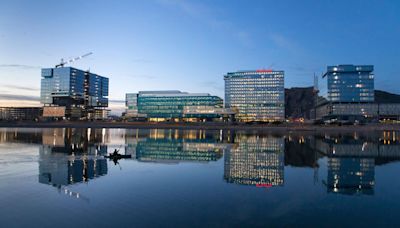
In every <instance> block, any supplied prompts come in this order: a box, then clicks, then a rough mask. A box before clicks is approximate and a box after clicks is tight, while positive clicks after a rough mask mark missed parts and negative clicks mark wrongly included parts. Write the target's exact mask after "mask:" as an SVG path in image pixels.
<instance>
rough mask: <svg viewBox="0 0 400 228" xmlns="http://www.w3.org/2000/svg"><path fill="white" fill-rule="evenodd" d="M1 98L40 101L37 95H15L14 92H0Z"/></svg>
mask: <svg viewBox="0 0 400 228" xmlns="http://www.w3.org/2000/svg"><path fill="white" fill-rule="evenodd" d="M0 99H1V100H21V101H40V97H38V96H29V95H15V94H4V93H2V94H0Z"/></svg>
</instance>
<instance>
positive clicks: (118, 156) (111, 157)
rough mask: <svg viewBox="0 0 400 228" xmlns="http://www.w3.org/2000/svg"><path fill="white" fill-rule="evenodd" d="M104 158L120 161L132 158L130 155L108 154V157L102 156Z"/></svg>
mask: <svg viewBox="0 0 400 228" xmlns="http://www.w3.org/2000/svg"><path fill="white" fill-rule="evenodd" d="M104 157H105V158H109V159H121V158H132V155H128V154H117V155H114V154H110V155H108V156H107V155H106V156H104Z"/></svg>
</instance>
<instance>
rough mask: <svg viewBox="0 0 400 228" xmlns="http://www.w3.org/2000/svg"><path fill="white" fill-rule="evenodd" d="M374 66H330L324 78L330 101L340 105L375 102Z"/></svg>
mask: <svg viewBox="0 0 400 228" xmlns="http://www.w3.org/2000/svg"><path fill="white" fill-rule="evenodd" d="M373 71H374V66H372V65H359V66H355V65H338V66H328V67H327V72H326V73H325V74H324V75H323V76H322V77H323V78H325V77H326V78H327V86H328V90H327V91H328V101H330V102H339V103H354V102H357V103H372V102H374V73H373Z"/></svg>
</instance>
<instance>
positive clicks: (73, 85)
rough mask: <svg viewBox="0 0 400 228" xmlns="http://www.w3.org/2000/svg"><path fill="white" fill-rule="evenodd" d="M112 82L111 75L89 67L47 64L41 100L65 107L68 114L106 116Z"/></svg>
mask: <svg viewBox="0 0 400 228" xmlns="http://www.w3.org/2000/svg"><path fill="white" fill-rule="evenodd" d="M108 84H109V81H108V78H106V77H103V76H100V75H97V74H94V73H91V72H89V71H82V70H79V69H76V68H72V67H58V68H44V69H42V81H41V93H40V101H41V103H42V104H44V105H45V106H46V107H48V106H58V107H65V117H67V118H82V117H85V118H88V119H95V118H104V117H105V116H106V113H107V110H105V108H106V107H108V98H107V97H108ZM46 107H45V109H46Z"/></svg>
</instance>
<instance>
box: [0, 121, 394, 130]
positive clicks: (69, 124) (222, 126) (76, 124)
mask: <svg viewBox="0 0 400 228" xmlns="http://www.w3.org/2000/svg"><path fill="white" fill-rule="evenodd" d="M0 127H2V128H130V129H132V128H141V129H146V128H147V129H156V128H159V129H203V130H257V131H259V130H261V131H273V132H275V131H308V132H309V131H311V132H336V131H337V132H343V131H347V132H348V131H351V132H355V131H398V130H400V124H368V125H362V126H359V125H354V126H353V125H351V126H326V125H312V124H286V123H285V124H279V125H275V124H242V123H240V124H229V123H155V122H105V121H95V122H83V121H82V122H81V121H60V122H0Z"/></svg>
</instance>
